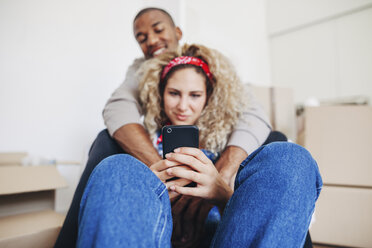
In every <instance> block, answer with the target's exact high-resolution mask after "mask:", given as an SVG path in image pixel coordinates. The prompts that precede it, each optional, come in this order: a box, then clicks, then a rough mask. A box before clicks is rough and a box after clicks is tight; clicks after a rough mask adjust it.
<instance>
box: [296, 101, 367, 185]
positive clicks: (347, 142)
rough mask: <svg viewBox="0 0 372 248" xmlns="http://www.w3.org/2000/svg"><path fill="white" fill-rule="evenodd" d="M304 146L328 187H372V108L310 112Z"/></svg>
mask: <svg viewBox="0 0 372 248" xmlns="http://www.w3.org/2000/svg"><path fill="white" fill-rule="evenodd" d="M303 142H304V143H303V145H304V147H306V148H307V149H308V150H309V151H310V152H311V154H312V155H313V156H314V158H315V160H316V161H317V162H318V165H319V168H320V172H321V175H322V178H323V182H324V184H328V185H352V186H361V187H372V156H371V155H372V154H371V152H372V107H370V106H321V107H308V108H306V109H305V130H304V137H303Z"/></svg>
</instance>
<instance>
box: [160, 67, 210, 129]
mask: <svg viewBox="0 0 372 248" xmlns="http://www.w3.org/2000/svg"><path fill="white" fill-rule="evenodd" d="M163 99H164V110H165V114H166V115H167V116H168V118H169V120H170V122H171V123H172V125H193V124H195V122H196V121H197V120H198V118H199V117H200V115H201V112H202V111H203V108H204V106H205V103H206V101H207V89H206V82H205V77H204V76H203V75H201V74H200V73H198V72H196V70H195V69H194V68H183V69H180V70H177V71H175V72H174V73H173V74H172V75H171V76H170V77H169V78H168V81H167V84H166V86H165V89H164V95H163Z"/></svg>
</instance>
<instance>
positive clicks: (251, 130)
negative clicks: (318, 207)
mask: <svg viewBox="0 0 372 248" xmlns="http://www.w3.org/2000/svg"><path fill="white" fill-rule="evenodd" d="M144 61H145V59H144V58H139V59H136V60H134V62H133V64H132V65H131V66H130V67H129V68H128V71H127V74H126V78H125V80H124V82H123V83H122V84H121V85H120V86H119V88H117V89H116V90H115V91H114V93H113V94H112V95H111V97H110V99H109V100H108V101H107V103H106V106H105V108H104V109H103V119H104V121H105V125H106V126H107V129H108V131H109V133H110V135H111V136H112V135H113V134H114V133H115V131H116V130H118V129H119V128H120V127H122V126H124V125H126V124H129V123H138V124H141V125H143V122H142V120H141V115H142V108H141V106H140V104H139V101H138V84H139V78H138V76H137V75H136V72H137V70H138V69H139V67H140V66H141V65H142V63H143V62H144ZM247 87H248V86H247ZM246 92H247V100H248V99H249V101H250V104H249V106H248V107H247V109H246V110H245V111H244V112H243V114H242V116H241V118H240V119H239V122H238V124H237V125H236V127H235V128H234V130H233V132H232V134H231V136H230V138H229V141H228V143H227V146H238V147H240V148H242V149H243V150H245V151H246V152H247V153H248V154H251V153H252V152H253V151H254V150H256V149H257V148H258V147H259V146H261V145H262V144H263V142H264V141H265V140H266V139H267V137H268V135H269V133H270V131H271V126H270V123H269V120H268V117H267V115H266V113H265V112H264V110H263V108H262V106H261V105H260V104H259V103H258V102H257V101H256V99H255V98H254V97H253V95H251V94H250V93H249V90H247V91H246Z"/></svg>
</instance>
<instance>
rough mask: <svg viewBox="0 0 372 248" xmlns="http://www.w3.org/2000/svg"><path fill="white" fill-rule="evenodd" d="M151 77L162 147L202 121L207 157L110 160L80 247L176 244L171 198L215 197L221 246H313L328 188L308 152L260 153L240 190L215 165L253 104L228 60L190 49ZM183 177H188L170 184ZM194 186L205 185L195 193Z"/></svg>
mask: <svg viewBox="0 0 372 248" xmlns="http://www.w3.org/2000/svg"><path fill="white" fill-rule="evenodd" d="M141 73H142V74H143V75H142V76H143V80H142V82H141V84H140V91H141V94H140V100H141V101H142V103H143V106H144V114H145V121H144V123H145V127H146V128H147V130H148V131H149V133H150V135H151V136H152V137H153V138H154V140H156V141H157V142H156V143H157V145H158V146H159V145H160V144H161V137H159V134H158V131H159V129H160V128H161V127H162V126H163V125H164V124H166V123H171V124H174V125H186V124H187V125H191V124H196V125H198V127H199V129H200V144H201V148H203V149H204V150H205V152H202V150H199V149H196V148H179V149H176V150H175V152H174V153H170V154H167V156H166V159H164V160H161V161H159V162H157V163H155V164H153V165H151V166H150V168H148V167H147V166H145V165H144V164H143V163H141V162H140V161H138V160H137V159H135V158H133V157H131V156H130V155H115V156H112V157H109V158H107V159H105V160H104V161H102V162H101V163H100V164H99V165H98V166H97V168H96V169H95V170H94V172H93V173H92V175H91V177H90V179H89V182H88V185H87V187H86V190H85V192H84V196H83V198H82V201H81V208H80V214H79V238H78V246H84V247H86V246H88V247H89V246H92V245H96V246H102V247H106V246H107V247H115V246H118V247H123V246H124V247H170V246H171V235H172V216H171V206H170V201H169V198H172V197H175V196H176V195H178V194H182V195H190V196H194V197H200V198H203V199H206V200H208V201H210V202H211V203H212V204H215V205H216V206H218V208H219V210H220V211H221V212H223V215H222V220H221V222H220V224H219V226H218V229H217V231H216V233H215V235H214V239H213V242H212V244H211V246H213V247H247V246H261V247H276V246H281V247H300V246H301V245H303V242H304V240H305V236H306V231H307V228H308V225H309V223H310V218H311V214H312V212H313V210H314V204H315V201H316V199H317V197H318V195H319V192H320V188H321V178H320V176H319V172H318V168H317V165H316V163H315V161H314V160H313V159H312V158H311V156H310V154H309V153H308V152H307V151H306V150H305V149H303V148H301V147H299V146H297V145H295V144H290V143H273V144H270V145H267V146H263V147H261V148H259V149H257V150H256V151H255V152H254V153H253V154H251V155H250V156H249V157H248V158H247V159H246V160H245V161H244V162H243V163H242V165H241V167H240V169H239V173H238V175H237V177H236V180H235V188H234V191H233V190H232V189H231V188H230V187H229V185H228V184H227V183H226V182H225V181H224V180H223V179H222V177H221V176H220V174H219V173H218V171H217V170H216V168H215V167H214V165H213V162H212V160H214V159H216V158H217V157H218V152H220V151H221V150H222V149H223V148H224V146H225V145H226V140H227V137H228V135H229V134H230V133H231V130H232V128H233V127H234V125H235V124H236V122H237V119H238V118H239V116H240V115H241V113H242V109H243V107H244V104H245V103H244V102H243V101H242V97H241V96H242V95H241V94H242V92H243V88H242V86H241V84H240V82H239V81H238V80H237V77H236V75H235V73H234V72H233V70H232V69H231V66H230V65H229V64H228V63H227V62H226V59H225V58H223V57H222V56H221V55H220V54H219V53H217V52H216V51H214V50H211V49H207V48H205V47H202V46H197V45H192V46H188V45H185V46H184V47H183V48H182V51H179V52H178V53H176V54H167V55H164V56H161V57H160V58H157V59H154V60H151V61H149V62H148V63H146V64H145V65H144V67H143V70H142V71H141ZM248 104H249V103H248ZM159 138H160V139H159ZM208 151H209V152H208ZM208 156H209V158H208ZM210 158H211V159H212V160H211V159H210ZM173 177H178V178H179V179H177V180H173V181H168V179H170V178H173ZM190 182H194V183H195V184H196V186H195V187H186V185H188V184H189V183H190ZM167 189H168V190H169V191H170V194H169V196H168V194H167V192H168V191H167Z"/></svg>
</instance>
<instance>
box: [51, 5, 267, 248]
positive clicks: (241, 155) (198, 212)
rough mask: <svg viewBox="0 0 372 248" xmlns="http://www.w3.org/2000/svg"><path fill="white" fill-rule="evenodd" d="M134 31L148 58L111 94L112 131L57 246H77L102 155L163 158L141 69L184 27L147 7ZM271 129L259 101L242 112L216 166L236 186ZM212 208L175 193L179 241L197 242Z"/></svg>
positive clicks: (98, 147) (93, 155)
mask: <svg viewBox="0 0 372 248" xmlns="http://www.w3.org/2000/svg"><path fill="white" fill-rule="evenodd" d="M133 32H134V36H135V38H136V40H137V42H138V44H139V46H140V47H141V50H142V52H143V55H144V58H140V59H136V60H135V61H134V62H133V64H132V65H131V66H130V67H129V68H128V71H127V74H126V79H125V81H124V83H123V84H122V85H121V86H120V87H119V88H118V89H117V90H116V91H115V92H114V93H113V94H112V96H111V98H110V99H109V100H108V102H107V104H106V106H105V108H104V111H103V117H104V120H105V124H106V126H107V129H108V132H107V130H104V131H102V132H101V133H100V134H99V135H98V137H97V138H96V140H95V141H94V143H93V144H92V147H91V150H90V152H89V158H88V162H87V165H86V168H85V170H84V172H83V174H82V177H81V179H80V182H79V185H78V187H77V189H76V192H75V195H74V198H73V201H72V203H71V206H70V209H69V211H68V214H67V216H66V220H65V222H64V225H63V227H62V229H61V232H60V235H59V237H58V239H57V242H56V244H55V247H74V246H75V243H76V239H77V230H78V212H79V204H80V200H81V197H82V194H83V191H84V188H85V186H86V184H87V181H88V179H89V176H90V174H91V172H92V171H93V169H94V168H95V166H96V165H97V164H98V163H99V162H100V161H101V160H102V159H104V158H106V157H108V156H110V155H113V154H117V153H128V154H131V155H132V156H134V157H136V158H138V159H139V160H141V161H142V162H143V163H145V164H146V165H147V166H150V165H151V164H153V163H155V162H157V161H159V160H160V159H161V157H160V156H159V155H158V153H157V151H156V149H155V148H154V146H153V144H152V141H151V140H150V138H149V135H148V133H147V131H146V130H145V129H144V127H143V125H142V122H141V120H140V117H141V106H140V104H139V102H138V89H137V87H138V75H136V71H137V70H138V68H139V67H140V65H141V64H142V63H143V62H144V61H145V60H146V59H150V58H153V57H156V56H158V55H159V54H162V53H164V52H166V51H171V50H174V49H176V48H177V47H178V43H179V40H180V39H181V38H182V31H181V29H180V28H179V27H177V26H175V24H174V22H173V20H172V18H171V16H170V15H169V14H168V13H167V12H166V11H164V10H162V9H157V8H146V9H143V10H141V11H140V12H139V13H138V14H137V15H136V17H135V19H134V22H133ZM270 131H271V127H270V125H269V122H268V120H267V117H266V116H265V114H264V112H263V110H262V109H261V108H259V106H258V105H257V107H255V108H252V109H248V110H247V111H246V112H245V113H244V115H243V116H242V118H241V120H240V122H239V123H238V125H237V127H236V129H235V130H234V132H233V134H232V135H231V137H230V140H229V142H228V147H227V148H226V150H225V151H224V152H223V153H222V154H221V157H220V159H219V160H218V162H217V163H216V165H215V166H216V168H217V169H218V170H219V172H220V173H221V175H222V177H223V178H224V179H225V181H226V182H227V183H228V184H229V185H230V186H231V188H232V189H233V187H234V180H235V176H236V173H237V170H238V168H239V165H240V163H241V162H242V161H243V160H244V159H245V158H246V157H247V156H248V154H250V153H251V152H253V151H254V150H255V149H257V148H258V147H259V146H261V145H262V144H263V143H264V141H265V140H266V139H267V137H268V136H269V133H270ZM209 209H210V206H206V205H204V204H203V202H202V201H201V200H199V199H193V198H190V197H185V196H178V197H175V198H174V199H173V200H172V213H173V218H174V234H173V238H172V241H174V244H176V245H177V246H178V245H180V246H187V247H193V246H195V244H197V243H198V238H199V236H200V233H201V230H202V228H203V224H204V221H205V217H206V215H207V214H208V211H209Z"/></svg>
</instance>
